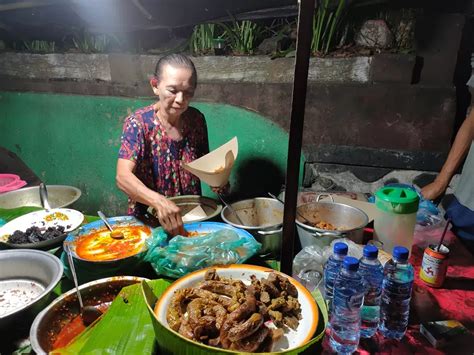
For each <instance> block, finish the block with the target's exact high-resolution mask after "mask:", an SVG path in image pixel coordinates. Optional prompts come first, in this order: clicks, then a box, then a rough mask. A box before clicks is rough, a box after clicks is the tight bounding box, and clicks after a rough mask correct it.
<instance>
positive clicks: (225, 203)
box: [217, 193, 245, 226]
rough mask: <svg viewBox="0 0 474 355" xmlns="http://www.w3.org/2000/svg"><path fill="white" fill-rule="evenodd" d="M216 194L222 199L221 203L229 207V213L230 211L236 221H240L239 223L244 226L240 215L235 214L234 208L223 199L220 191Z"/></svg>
mask: <svg viewBox="0 0 474 355" xmlns="http://www.w3.org/2000/svg"><path fill="white" fill-rule="evenodd" d="M217 196H219V199H220V200H221V201H222V203H223V204H224V205H225V206H226V207H227V208H228V209H229V211H230V213H232V214H233V215H234V216H235V218H237V221H238V222H239V223H240V225H241V226H245V224H244V222H242V219H241V218H240V216H239V215H238V214H237V212H236V211H235V210H234V208H233V207H232V206H231V205H229V204H228V203H227V202H226V201H225V200H224V198H223V197H222V195H221V194H220V193H218V194H217Z"/></svg>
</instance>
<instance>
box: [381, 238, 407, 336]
mask: <svg viewBox="0 0 474 355" xmlns="http://www.w3.org/2000/svg"><path fill="white" fill-rule="evenodd" d="M408 254H409V252H408V249H407V248H405V247H401V246H397V247H395V248H393V253H392V255H393V258H392V259H391V260H389V261H388V262H387V263H386V264H385V267H384V280H383V283H382V302H381V304H380V326H379V330H380V333H381V334H382V335H383V336H384V337H385V338H391V339H399V340H400V339H401V338H403V336H404V335H405V332H406V329H407V326H408V316H409V314H410V298H411V291H412V288H413V278H414V271H413V267H412V266H411V265H410V263H408Z"/></svg>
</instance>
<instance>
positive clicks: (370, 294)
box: [359, 245, 383, 338]
mask: <svg viewBox="0 0 474 355" xmlns="http://www.w3.org/2000/svg"><path fill="white" fill-rule="evenodd" d="M363 253H364V254H363V256H362V258H361V259H360V262H359V273H360V274H361V275H362V278H363V279H364V282H365V287H366V291H365V297H364V305H363V306H362V312H361V315H360V317H361V328H360V336H361V337H363V338H370V337H372V336H373V335H374V334H375V333H376V332H377V328H378V326H379V320H380V296H381V294H382V281H383V267H382V264H381V263H380V261H379V259H377V256H378V254H379V250H378V249H377V247H376V246H374V245H366V246H365V247H364V252H363Z"/></svg>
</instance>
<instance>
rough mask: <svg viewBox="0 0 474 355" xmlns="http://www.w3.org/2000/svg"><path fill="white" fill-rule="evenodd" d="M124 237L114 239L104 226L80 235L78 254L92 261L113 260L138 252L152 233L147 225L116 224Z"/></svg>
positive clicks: (115, 229) (116, 229) (77, 242)
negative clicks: (122, 225) (121, 225)
mask: <svg viewBox="0 0 474 355" xmlns="http://www.w3.org/2000/svg"><path fill="white" fill-rule="evenodd" d="M114 231H117V232H120V233H121V234H122V235H123V236H124V237H123V239H114V238H112V237H111V233H110V231H109V230H108V229H105V228H102V229H99V230H96V231H93V232H91V233H89V234H86V235H84V236H81V237H79V238H78V239H77V240H76V242H75V245H76V254H77V256H78V257H80V258H81V259H85V260H90V261H111V260H117V259H123V258H127V257H129V256H132V255H135V254H138V253H139V252H140V251H141V250H142V249H143V246H144V243H145V239H146V238H148V237H149V236H150V235H151V230H150V228H149V227H147V226H124V227H120V226H116V227H114Z"/></svg>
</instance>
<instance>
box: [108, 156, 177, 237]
mask: <svg viewBox="0 0 474 355" xmlns="http://www.w3.org/2000/svg"><path fill="white" fill-rule="evenodd" d="M135 165H136V164H135V162H133V161H131V160H127V159H120V158H119V159H118V161H117V175H116V182H117V186H118V188H119V189H120V190H122V191H123V192H125V193H126V194H127V195H128V196H129V197H130V198H131V199H132V200H134V201H137V202H140V203H143V204H145V205H147V206H152V207H153V208H154V209H155V210H156V212H157V214H158V216H157V217H158V219H159V221H160V223H161V225H162V226H163V228H164V229H165V230H166V231H167V232H168V233H170V234H171V235H177V234H181V235H183V233H184V228H183V221H182V219H181V214H180V210H179V207H178V206H176V205H175V204H174V203H173V202H172V201H170V200H168V199H167V198H166V197H165V196H163V195H161V194H159V193H158V192H156V191H153V190H151V189H149V188H148V187H146V186H145V184H143V183H142V182H141V181H140V180H139V179H138V178H137V177H136V176H135V174H134V173H133V172H134V170H135Z"/></svg>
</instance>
